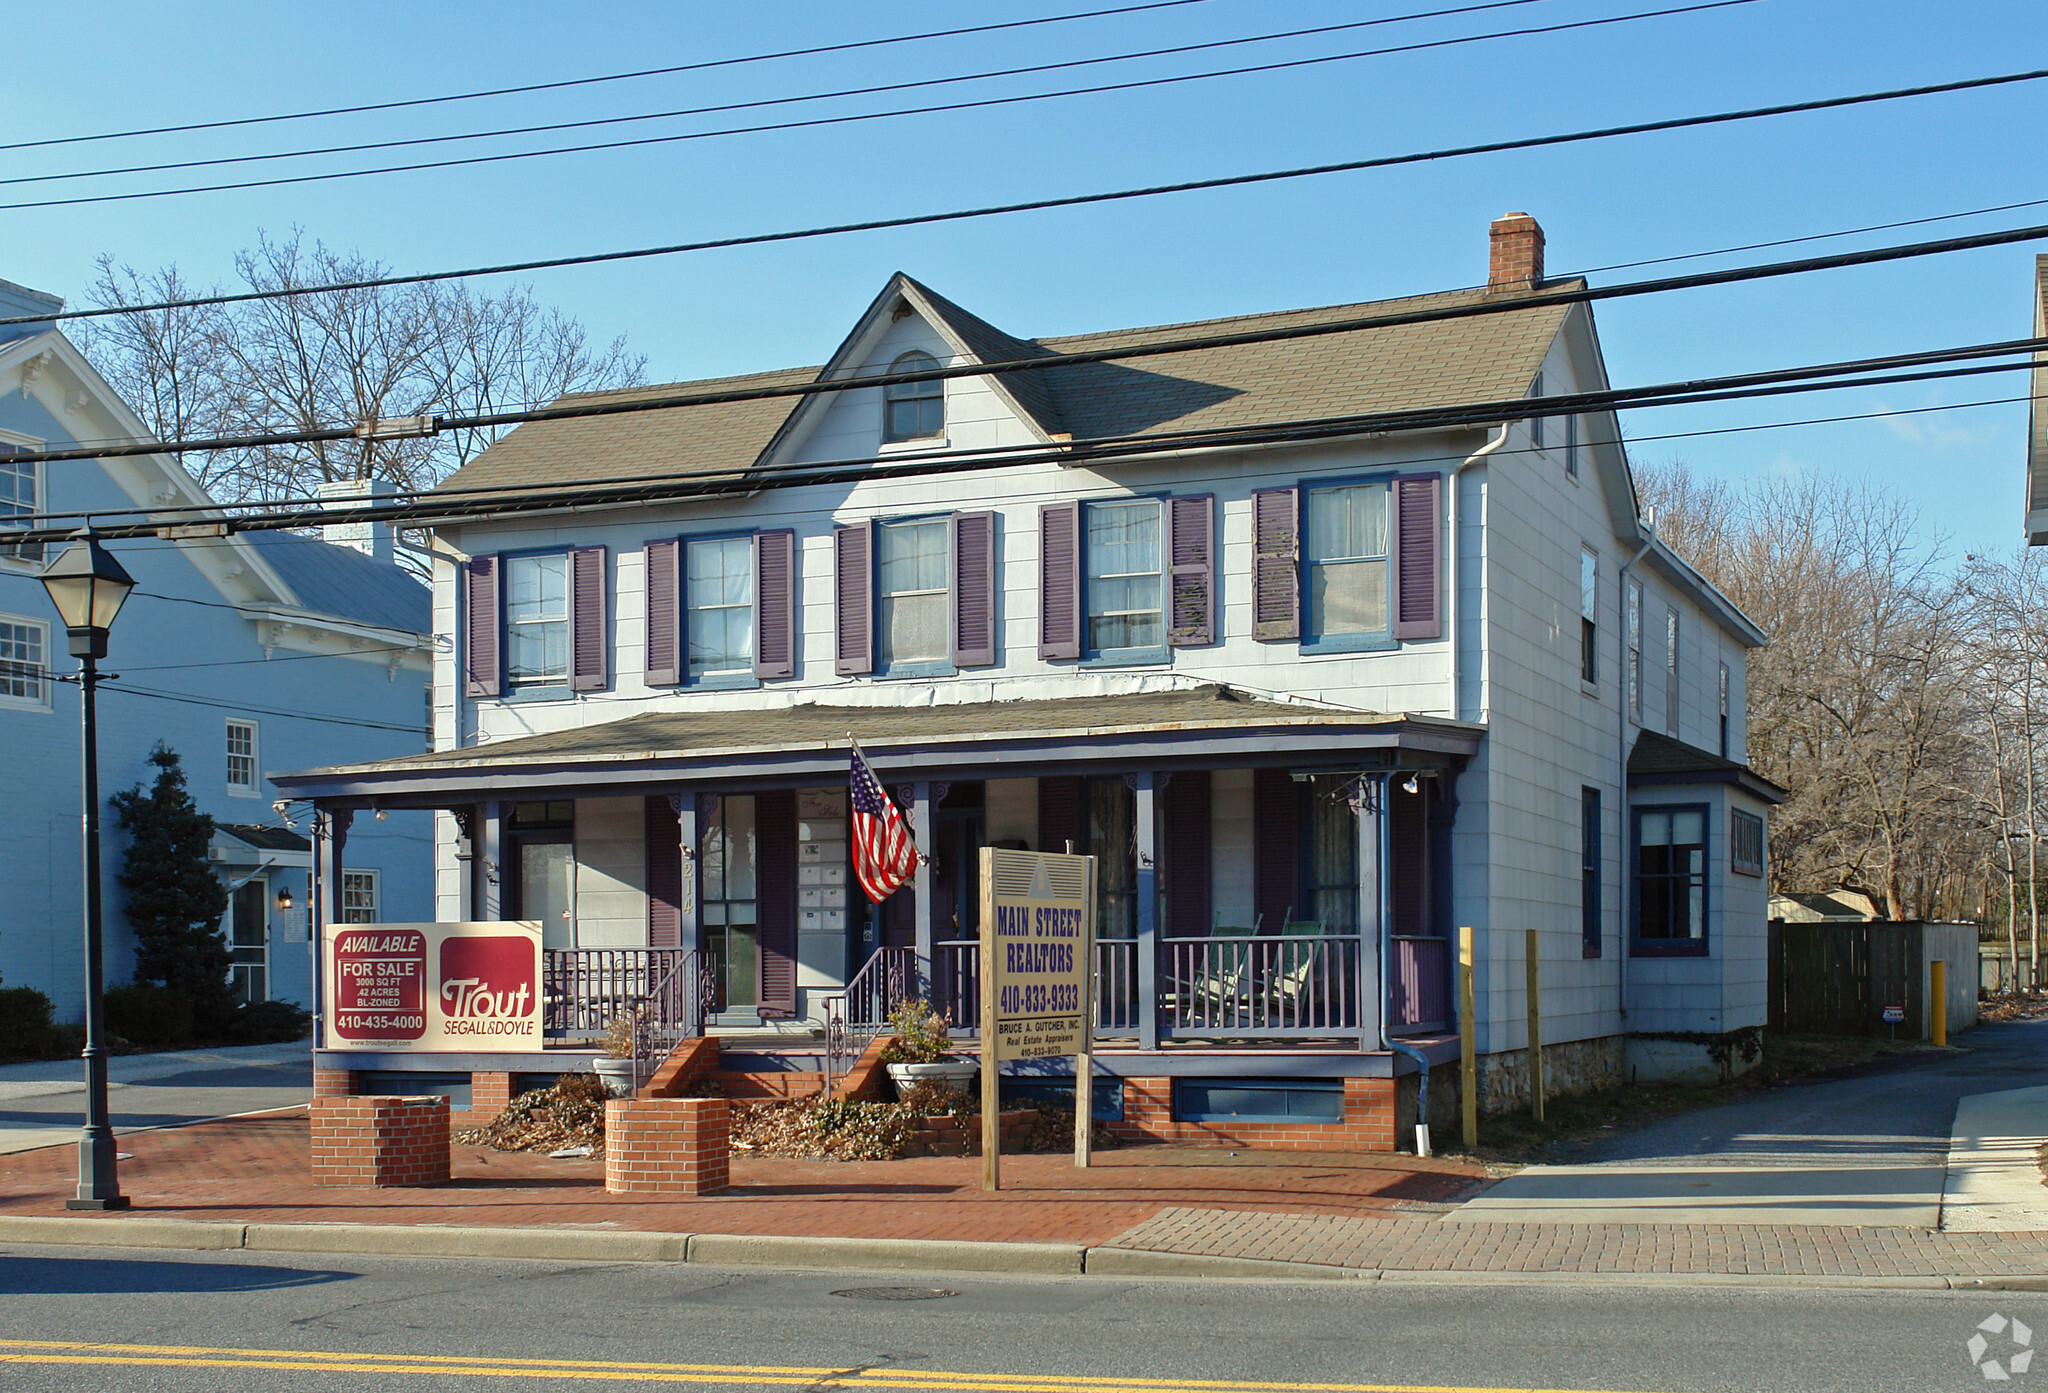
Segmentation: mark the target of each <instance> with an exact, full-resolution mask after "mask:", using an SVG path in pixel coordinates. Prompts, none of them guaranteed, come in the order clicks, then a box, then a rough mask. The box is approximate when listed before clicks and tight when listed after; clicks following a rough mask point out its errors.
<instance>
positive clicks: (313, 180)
mask: <svg viewBox="0 0 2048 1393" xmlns="http://www.w3.org/2000/svg"><path fill="white" fill-rule="evenodd" d="M1756 3H1758V0H1696V3H1693V4H1689V5H1679V6H1675V7H1672V8H1669V9H1662V10H1644V11H1641V12H1639V13H1636V14H1627V15H1614V16H1610V17H1607V18H1603V19H1586V20H1575V21H1573V22H1571V23H1569V24H1553V25H1546V26H1542V27H1539V28H1530V29H1508V30H1501V31H1499V32H1497V33H1492V34H1482V35H1477V36H1475V37H1472V38H1461V39H1438V40H1434V41H1432V42H1429V43H1417V44H1405V45H1401V46H1399V47H1395V48H1383V49H1363V50H1360V51H1358V52H1356V53H1336V54H1326V55H1322V56H1320V57H1315V58H1297V59H1292V60H1289V61H1285V62H1273V63H1258V64H1252V65H1248V66H1245V67H1238V68H1219V69H1215V70H1212V71H1209V72H1203V73H1186V74H1181V75H1178V76H1174V77H1154V78H1137V79H1132V80H1130V81H1126V82H1109V83H1100V84H1097V85H1095V86H1092V87H1070V88H1066V89H1064V90H1061V91H1057V92H1030V93H1024V94H1022V95H1019V96H1011V97H985V98H982V99H980V100H976V101H962V102H944V103H939V104H936V105H932V106H915V107H899V108H897V109H895V110H893V111H872V112H860V113H855V114H852V115H847V116H818V117H812V118H809V119H806V120H796V121H778V122H771V123H767V124H763V125H758V126H731V127H727V128H725V129H723V130H716V131H685V132H682V133H680V134H675V135H650V136H640V137H637V138H634V139H631V140H607V141H598V142H594V143H592V144H588V145H562V146H554V147H551V148H549V149H545V150H514V151H507V152H505V153H502V154H496V155H466V156H461V157H458V158H451V159H444V160H424V161H419V162H416V163H413V164H395V165H380V166H378V167H376V168H373V169H344V170H331V171H328V172H326V173H321V174H292V175H279V176H276V177H273V178H269V179H245V180H239V181H237V182H234V183H228V184H196V185H191V186H188V187H185V188H176V189H141V190H136V191H133V192H130V193H109V194H79V195H76V196H73V197H69V198H43V199H32V200H28V201H25V202H19V203H0V211H19V210H22V209H29V208H75V207H79V206H82V205H85V204H92V203H126V202H131V201H133V200H136V199H144V198H169V197H173V196H177V195H184V194H194V193H230V192H235V191H237V190H242V189H270V188H282V187H285V186H287V185H293V184H317V183H327V182H330V181H333V180H336V179H361V178H367V177H369V176H371V175H380V174H410V173H417V172H420V171H423V170H430V169H460V168H467V167H470V166H475V165H486V164H502V163H505V162H506V161H509V160H530V159H538V158H540V157H542V156H548V155H584V154H594V153H598V152H601V151H607V150H633V149H640V148H644V147H647V146H653V145H672V144H675V143H676V142H678V141H685V140H708V139H713V138H717V137H723V136H729V135H756V134H762V133H766V132H772V131H792V130H808V129H812V128H815V127H821V126H841V125H849V124H854V123H858V122H862V121H879V120H885V119H889V118H893V117H898V116H929V115H937V114H942V113H946V112H955V111H978V110H984V109H987V108H991V107H999V106H1015V105H1019V104H1021V103H1025V102H1041V101H1050V100H1053V99H1055V98H1061V97H1081V96H1092V95H1097V94H1100V93H1105V92H1131V91H1138V90H1141V89H1145V88H1152V87H1168V86H1173V85H1176V84H1179V83H1184V82H1203V81H1207V80H1209V79H1211V78H1219V77H1244V76H1248V75H1251V74H1256V73H1272V72H1284V71H1288V70H1290V69H1295V68H1306V67H1315V66H1318V65H1321V64H1325V63H1341V62H1348V61H1351V60H1353V59H1358V58H1374V57H1380V56H1383V55H1385V54H1390V53H1410V52H1415V51H1418V50H1422V49H1432V48H1446V47H1450V46H1452V45H1456V44H1463V43H1476V42H1479V41H1481V40H1487V39H1502V38H1515V37H1520V36H1523V35H1529V34H1554V33H1562V32H1564V31H1566V30H1571V29H1590V28H1595V27H1598V26H1601V25H1608V24H1623V23H1628V22H1631V21H1634V20H1639V19H1659V18H1663V17H1665V16H1669V15H1678V14H1692V13H1695V12H1697V11H1701V10H1719V9H1727V8H1729V7H1731V6H1735V5H1752V4H1756Z"/></svg>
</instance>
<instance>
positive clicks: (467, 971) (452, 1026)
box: [441, 937, 539, 1037]
mask: <svg viewBox="0 0 2048 1393" xmlns="http://www.w3.org/2000/svg"><path fill="white" fill-rule="evenodd" d="M535 956H536V953H535V948H534V943H533V940H532V939H530V938H512V937H499V938H449V939H444V940H442V943H441V1014H442V1015H443V1016H444V1017H445V1018H446V1024H445V1026H444V1029H445V1030H446V1032H447V1033H448V1034H451V1035H495V1036H501V1037H502V1036H527V1035H532V1034H533V1033H534V1032H535V1031H536V1030H537V1029H538V1028H539V1026H538V1024H537V1023H536V1022H535V1021H534V1019H533V1016H534V1013H535V1008H536V1006H538V1004H539V994H538V993H537V992H536V990H535V982H534V966H535V964H534V958H535Z"/></svg>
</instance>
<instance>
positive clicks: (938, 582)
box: [875, 518, 952, 673]
mask: <svg viewBox="0 0 2048 1393" xmlns="http://www.w3.org/2000/svg"><path fill="white" fill-rule="evenodd" d="M949 532H950V528H949V527H948V526H947V523H946V520H945V519H944V518H936V519H921V520H911V521H907V522H885V523H881V524H879V525H878V526H877V527H876V528H875V562H876V565H875V581H876V584H875V650H876V651H875V661H876V666H877V667H878V668H879V669H880V670H881V671H882V672H885V673H887V672H902V671H904V670H906V669H914V668H921V667H926V666H928V665H932V664H943V663H945V662H946V661H947V657H948V654H949V650H950V643H949V638H948V630H949V629H950V627H951V626H950V624H949V623H948V617H949V610H950V607H951V597H952V587H951V586H950V584H949V583H948V581H947V575H946V573H947V571H948V570H949V569H950V558H949V555H948V553H949V552H950V551H951V547H950V546H949V545H948V542H949V536H948V534H949Z"/></svg>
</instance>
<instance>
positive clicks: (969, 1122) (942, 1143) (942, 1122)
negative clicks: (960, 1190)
mask: <svg viewBox="0 0 2048 1393" xmlns="http://www.w3.org/2000/svg"><path fill="white" fill-rule="evenodd" d="M1037 1125H1038V1110H1037V1109H1036V1108H1019V1109H1018V1110H1017V1111H1015V1112H1005V1113H998V1114H997V1115H996V1127H997V1129H998V1130H999V1131H1000V1132H1001V1133H1002V1143H1003V1154H1004V1155H1006V1156H1013V1155H1016V1154H1018V1153H1020V1152H1022V1151H1023V1150H1024V1148H1025V1147H1027V1146H1029V1145H1030V1144H1031V1129H1032V1128H1033V1127H1035V1126H1037ZM903 1154H904V1155H905V1156H979V1155H980V1154H981V1114H980V1113H975V1114H974V1115H973V1116H972V1117H927V1118H925V1119H924V1121H923V1123H922V1124H921V1125H920V1126H919V1127H918V1130H917V1135H916V1137H915V1139H914V1140H912V1142H911V1143H910V1145H909V1146H907V1147H905V1148H904V1149H903Z"/></svg>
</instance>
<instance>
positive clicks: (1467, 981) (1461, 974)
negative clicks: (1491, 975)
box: [1458, 924, 1479, 1147]
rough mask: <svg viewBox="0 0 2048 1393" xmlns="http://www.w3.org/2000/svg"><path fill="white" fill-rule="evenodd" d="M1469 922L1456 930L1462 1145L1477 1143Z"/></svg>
mask: <svg viewBox="0 0 2048 1393" xmlns="http://www.w3.org/2000/svg"><path fill="white" fill-rule="evenodd" d="M1472 1016H1473V1005H1472V926H1471V925H1470V924H1467V925H1465V926H1464V927H1463V928H1461V929H1459V930H1458V1093H1459V1095H1460V1096H1459V1099H1458V1101H1459V1102H1460V1103H1461V1104H1462V1105H1463V1111H1464V1114H1465V1118H1464V1121H1465V1145H1466V1146H1468V1147H1473V1146H1477V1145H1479V1060H1478V1059H1477V1057H1476V1056H1475V1055H1474V1053H1473V1050H1474V1047H1475V1044H1476V1038H1477V1035H1476V1032H1477V1024H1476V1023H1475V1022H1474V1021H1473V1019H1472Z"/></svg>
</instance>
